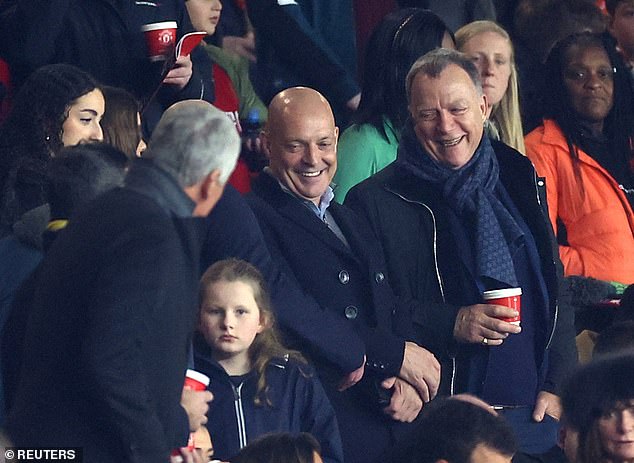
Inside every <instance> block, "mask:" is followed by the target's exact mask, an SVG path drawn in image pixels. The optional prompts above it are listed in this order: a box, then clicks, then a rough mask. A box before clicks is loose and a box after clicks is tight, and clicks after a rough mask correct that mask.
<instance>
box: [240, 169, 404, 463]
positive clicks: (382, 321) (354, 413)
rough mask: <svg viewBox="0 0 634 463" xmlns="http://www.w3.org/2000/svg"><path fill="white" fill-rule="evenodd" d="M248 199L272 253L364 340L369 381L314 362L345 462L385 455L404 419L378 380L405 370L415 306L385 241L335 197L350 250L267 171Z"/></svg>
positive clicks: (342, 342)
mask: <svg viewBox="0 0 634 463" xmlns="http://www.w3.org/2000/svg"><path fill="white" fill-rule="evenodd" d="M247 200H248V202H249V204H250V206H251V208H252V209H253V212H254V213H255V216H256V217H257V219H258V221H259V223H260V228H261V229H262V232H263V234H264V238H265V240H266V243H267V246H268V248H269V251H270V253H271V255H272V256H273V259H274V260H276V262H277V263H278V264H279V265H280V266H281V267H282V268H283V269H284V270H285V273H286V274H287V275H292V276H294V278H295V280H296V281H297V282H298V283H299V285H300V286H301V287H302V288H303V289H304V291H306V292H307V293H308V294H310V295H311V296H312V297H314V298H315V299H316V300H317V301H318V302H319V304H320V305H321V306H322V307H326V308H327V310H328V311H329V312H330V313H332V314H334V315H336V316H337V317H339V318H340V319H341V320H346V321H347V323H349V324H350V325H351V326H352V327H353V328H354V330H355V331H356V332H357V333H358V335H359V336H360V337H361V339H363V341H364V343H365V346H366V355H367V362H366V372H365V375H364V380H363V381H361V383H360V384H358V385H356V386H354V387H352V388H350V389H349V390H347V391H345V392H343V393H340V392H338V391H337V387H336V386H337V383H338V381H339V380H340V379H341V378H340V376H339V375H333V373H332V371H331V370H330V368H329V366H328V365H326V364H323V363H321V362H319V359H314V360H315V362H314V363H315V366H316V368H317V371H318V373H319V375H320V377H321V379H322V382H323V384H324V388H325V389H326V393H327V394H328V396H329V398H330V400H331V402H332V404H333V407H334V408H335V411H336V413H337V419H338V421H339V428H340V431H341V437H342V440H343V445H344V456H345V459H346V462H354V461H368V460H367V456H368V455H370V456H372V458H373V460H372V461H378V460H380V458H381V452H382V451H384V450H387V449H389V448H390V446H392V445H394V443H395V441H394V439H396V438H397V437H398V435H397V428H398V429H399V430H400V428H401V423H396V422H395V421H393V420H391V419H390V418H388V417H387V415H385V414H384V413H383V412H382V411H381V409H380V406H379V398H378V396H377V391H378V389H377V387H376V381H377V380H379V381H380V380H381V379H384V378H387V377H389V376H396V375H398V372H399V370H400V368H401V364H402V361H403V353H404V342H405V338H406V336H403V335H401V332H400V330H398V329H397V328H398V327H397V325H399V326H400V319H401V317H402V316H408V311H409V310H411V307H410V306H409V305H408V304H407V303H406V302H402V301H400V300H399V299H397V298H396V297H395V296H394V293H393V292H392V290H391V288H390V286H389V284H388V275H387V273H386V267H385V262H384V259H383V252H382V249H381V246H380V244H379V243H378V242H377V240H376V237H375V236H374V235H373V233H372V231H371V230H370V229H368V227H366V226H365V225H364V224H363V222H362V221H361V219H360V218H359V217H358V216H357V215H356V214H355V213H354V212H353V211H350V210H348V209H347V208H346V207H345V206H341V205H339V204H336V203H334V202H332V203H331V204H330V206H329V208H328V211H329V212H330V213H331V214H332V216H333V217H334V219H335V221H336V222H337V225H338V226H339V228H340V229H341V231H342V232H343V234H344V236H345V237H346V239H347V241H348V243H349V245H350V248H348V247H346V245H345V244H344V243H343V242H342V241H341V240H340V239H339V238H337V236H336V235H335V234H334V233H333V232H332V231H331V230H330V229H329V228H328V226H327V225H326V224H325V223H324V222H323V221H321V220H320V219H319V218H318V217H317V216H316V215H315V214H314V213H313V212H312V211H310V210H309V209H308V208H307V207H306V206H304V205H303V204H302V203H301V201H300V200H299V199H297V198H296V197H294V196H292V195H290V194H288V193H285V192H284V191H283V190H282V189H281V187H280V185H279V183H278V182H277V180H276V179H274V178H273V177H271V176H270V175H268V174H263V175H260V177H258V179H257V180H256V181H255V182H254V184H253V186H252V193H251V194H250V195H249V196H248V197H247ZM337 346H338V348H339V349H341V350H345V349H347V339H339V340H338V342H337ZM388 400H389V399H388ZM405 427H406V426H405Z"/></svg>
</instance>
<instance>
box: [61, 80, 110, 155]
mask: <svg viewBox="0 0 634 463" xmlns="http://www.w3.org/2000/svg"><path fill="white" fill-rule="evenodd" d="M105 109H106V103H105V100H104V98H103V94H102V93H101V90H99V89H94V90H93V91H91V92H89V93H86V94H85V95H82V96H80V97H79V98H77V99H76V100H75V101H74V102H73V103H71V105H70V108H69V110H68V116H67V117H66V120H64V123H63V124H62V137H61V139H62V145H64V146H74V145H78V144H79V143H82V142H91V141H102V140H103V132H102V131H101V125H99V122H100V121H101V118H102V116H103V113H104V111H105Z"/></svg>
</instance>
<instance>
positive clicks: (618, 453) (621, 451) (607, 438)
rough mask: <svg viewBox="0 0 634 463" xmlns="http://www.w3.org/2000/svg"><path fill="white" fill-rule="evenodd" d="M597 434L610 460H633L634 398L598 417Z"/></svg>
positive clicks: (618, 462)
mask: <svg viewBox="0 0 634 463" xmlns="http://www.w3.org/2000/svg"><path fill="white" fill-rule="evenodd" d="M599 436H600V437H601V445H602V446H603V450H604V451H605V452H606V453H607V454H608V455H609V457H610V458H611V460H610V461H611V462H613V463H632V462H634V400H631V401H630V402H629V403H627V404H621V405H619V406H617V407H616V408H615V409H614V410H612V411H611V412H610V413H607V414H606V415H604V416H602V417H601V418H599Z"/></svg>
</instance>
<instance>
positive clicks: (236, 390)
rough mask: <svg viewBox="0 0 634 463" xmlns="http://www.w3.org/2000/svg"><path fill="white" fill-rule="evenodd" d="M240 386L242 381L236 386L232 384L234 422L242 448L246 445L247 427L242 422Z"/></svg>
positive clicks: (242, 384)
mask: <svg viewBox="0 0 634 463" xmlns="http://www.w3.org/2000/svg"><path fill="white" fill-rule="evenodd" d="M242 386H244V383H240V385H239V386H238V387H235V386H234V385H233V384H232V385H231V388H232V389H233V408H234V410H235V412H236V423H237V425H238V445H239V447H240V448H241V449H242V448H243V447H246V445H247V428H246V425H245V422H244V409H243V408H242Z"/></svg>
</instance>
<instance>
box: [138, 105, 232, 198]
mask: <svg viewBox="0 0 634 463" xmlns="http://www.w3.org/2000/svg"><path fill="white" fill-rule="evenodd" d="M239 152H240V137H239V136H238V133H237V131H236V129H235V127H234V125H233V123H232V122H231V121H230V120H229V118H228V117H227V115H226V114H225V113H224V112H222V111H220V110H219V109H216V108H215V107H213V106H212V105H211V104H209V103H207V102H206V101H201V100H186V101H179V102H178V103H176V104H174V105H172V106H170V107H169V108H168V109H167V111H165V112H164V113H163V117H161V120H160V121H159V123H158V125H157V126H156V128H155V129H154V133H153V134H152V138H151V139H150V142H149V144H148V149H147V150H146V151H145V153H144V154H143V157H144V158H149V159H153V160H154V162H155V163H156V164H157V165H158V166H160V167H161V168H162V169H163V170H165V171H167V172H169V173H170V174H171V175H173V176H174V178H175V179H176V180H177V182H178V183H179V185H180V186H182V187H188V186H191V185H194V184H195V183H197V182H199V181H200V180H201V179H202V178H203V177H205V176H206V175H207V174H209V173H210V172H211V171H212V170H218V171H219V172H220V177H219V178H220V181H221V182H222V183H224V182H225V181H226V180H227V178H229V175H231V172H232V171H233V168H234V167H235V164H236V161H237V158H238V154H239Z"/></svg>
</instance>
